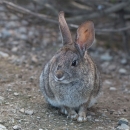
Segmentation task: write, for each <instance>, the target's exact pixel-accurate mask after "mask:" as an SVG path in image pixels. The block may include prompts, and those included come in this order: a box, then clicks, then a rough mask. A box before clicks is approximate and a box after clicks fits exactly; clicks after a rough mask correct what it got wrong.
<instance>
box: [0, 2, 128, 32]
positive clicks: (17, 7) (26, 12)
mask: <svg viewBox="0 0 130 130" xmlns="http://www.w3.org/2000/svg"><path fill="white" fill-rule="evenodd" d="M0 4H5V5H6V6H7V7H8V8H11V9H12V10H15V11H17V12H20V13H23V14H29V15H32V16H34V17H36V18H39V19H42V20H44V21H47V22H52V23H55V24H58V21H56V20H55V19H54V18H52V17H49V16H47V15H44V14H39V13H34V12H31V11H30V10H28V9H25V8H23V7H21V6H18V5H15V4H13V3H11V2H8V1H2V2H0ZM114 7H115V6H114ZM69 26H70V27H72V28H78V25H76V24H69ZM128 29H130V26H128V27H123V28H118V29H95V31H96V32H121V31H125V30H128Z"/></svg>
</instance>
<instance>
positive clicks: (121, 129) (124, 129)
mask: <svg viewBox="0 0 130 130" xmlns="http://www.w3.org/2000/svg"><path fill="white" fill-rule="evenodd" d="M116 130H130V127H129V126H128V125H126V124H121V126H118V127H117V128H116Z"/></svg>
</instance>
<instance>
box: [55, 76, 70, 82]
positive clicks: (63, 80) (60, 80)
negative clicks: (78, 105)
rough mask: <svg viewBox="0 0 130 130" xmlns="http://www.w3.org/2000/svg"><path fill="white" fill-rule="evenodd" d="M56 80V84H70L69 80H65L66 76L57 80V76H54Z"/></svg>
mask: <svg viewBox="0 0 130 130" xmlns="http://www.w3.org/2000/svg"><path fill="white" fill-rule="evenodd" d="M54 80H55V82H60V83H65V84H68V83H70V82H69V81H68V80H66V79H65V76H63V77H62V78H57V77H56V76H54Z"/></svg>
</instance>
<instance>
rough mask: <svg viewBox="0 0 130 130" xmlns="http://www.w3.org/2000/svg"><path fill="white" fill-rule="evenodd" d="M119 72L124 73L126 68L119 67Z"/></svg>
mask: <svg viewBox="0 0 130 130" xmlns="http://www.w3.org/2000/svg"><path fill="white" fill-rule="evenodd" d="M119 73H120V74H126V73H127V71H126V69H123V68H121V69H119Z"/></svg>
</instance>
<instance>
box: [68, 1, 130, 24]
mask: <svg viewBox="0 0 130 130" xmlns="http://www.w3.org/2000/svg"><path fill="white" fill-rule="evenodd" d="M129 4H130V1H128V2H122V3H119V4H116V5H114V6H112V7H109V8H107V9H105V10H103V11H102V12H94V13H92V14H90V15H80V16H76V17H72V18H68V19H67V20H68V21H69V22H72V21H74V20H76V21H78V20H81V19H92V18H97V17H101V16H103V15H106V14H107V15H108V14H110V13H113V12H117V11H119V10H121V9H123V8H125V7H126V6H128V5H129Z"/></svg>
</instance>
